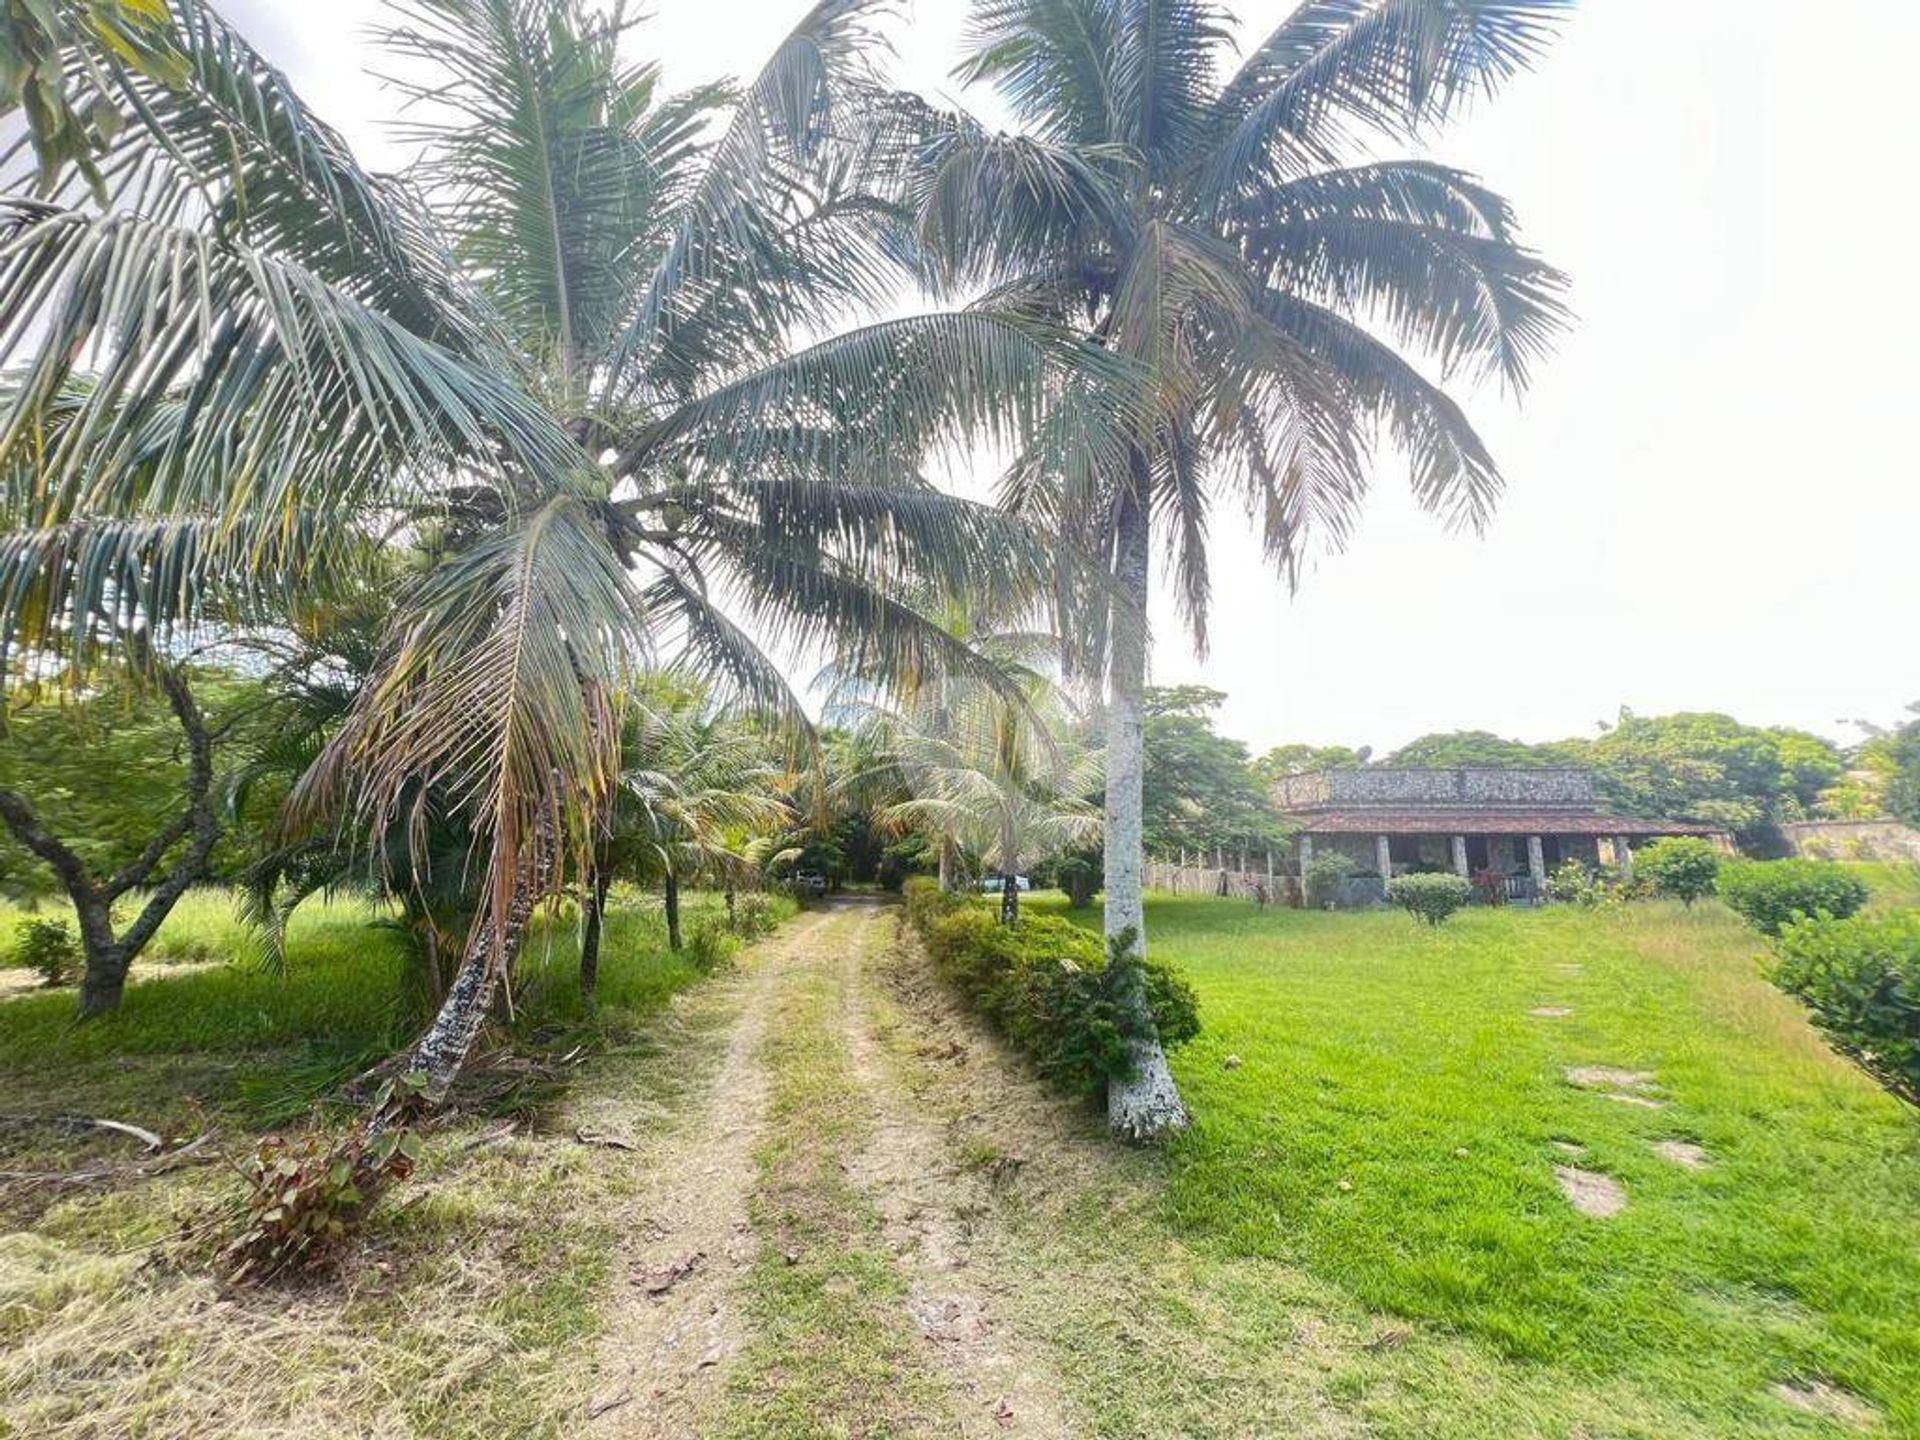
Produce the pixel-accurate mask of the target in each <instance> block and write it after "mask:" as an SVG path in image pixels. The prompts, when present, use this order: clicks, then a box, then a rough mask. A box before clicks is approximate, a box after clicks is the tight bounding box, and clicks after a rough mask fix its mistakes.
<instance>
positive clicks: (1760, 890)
mask: <svg viewBox="0 0 1920 1440" xmlns="http://www.w3.org/2000/svg"><path fill="white" fill-rule="evenodd" d="M1718 888H1719V891H1720V898H1721V899H1722V900H1724V901H1726V902H1727V904H1728V905H1730V906H1731V907H1732V908H1733V909H1734V910H1735V911H1736V912H1737V913H1738V914H1739V915H1740V917H1741V918H1742V919H1744V920H1745V921H1746V922H1747V923H1748V924H1749V925H1751V926H1753V928H1754V929H1756V930H1758V931H1759V932H1760V933H1761V934H1763V935H1778V934H1779V933H1780V930H1781V927H1782V926H1784V925H1785V924H1786V923H1787V922H1788V921H1789V920H1792V919H1794V918H1795V917H1796V916H1801V915H1831V916H1832V917H1834V918H1835V919H1836V920H1844V919H1846V918H1847V916H1849V915H1852V914H1854V913H1856V912H1857V911H1859V910H1861V909H1864V908H1865V906H1866V903H1867V887H1866V884H1865V883H1864V882H1863V881H1862V880H1861V879H1860V877H1859V876H1857V875H1855V874H1853V873H1852V872H1851V871H1849V870H1848V869H1847V868H1846V867H1845V866H1843V865H1835V864H1833V863H1832V862H1831V861H1827V860H1747V861H1743V862H1741V863H1740V864H1738V865H1726V866H1722V867H1721V870H1720V880H1719V887H1718Z"/></svg>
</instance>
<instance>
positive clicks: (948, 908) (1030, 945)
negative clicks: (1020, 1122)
mask: <svg viewBox="0 0 1920 1440" xmlns="http://www.w3.org/2000/svg"><path fill="white" fill-rule="evenodd" d="M906 904H907V917H908V919H909V920H910V921H911V922H912V924H913V926H914V928H915V929H916V930H918V931H919V933H920V937H921V939H922V940H923V941H924V942H925V944H926V947H927V953H928V954H929V955H930V956H931V957H932V959H933V963H934V968H935V969H936V970H937V971H938V972H939V974H940V976H941V978H942V979H944V980H945V981H946V982H947V983H948V984H950V985H952V986H953V987H954V989H955V990H957V991H958V992H959V993H960V995H961V997H962V998H963V999H964V1000H965V1001H966V1002H967V1003H968V1004H969V1005H970V1006H972V1007H973V1008H974V1009H975V1010H977V1011H978V1012H979V1013H980V1014H981V1015H982V1016H983V1017H984V1018H985V1019H986V1020H987V1021H988V1023H990V1024H991V1025H993V1026H994V1028H995V1029H997V1030H999V1031H1000V1033H1001V1034H1003V1035H1005V1036H1006V1037H1007V1039H1008V1040H1009V1041H1011V1042H1012V1043H1013V1045H1014V1046H1015V1047H1016V1048H1017V1049H1019V1050H1020V1051H1021V1052H1022V1053H1023V1054H1025V1055H1026V1056H1027V1057H1028V1058H1029V1059H1031V1060H1032V1061H1033V1063H1034V1066H1035V1068H1037V1069H1038V1070H1039V1071H1040V1073H1041V1074H1042V1075H1045V1076H1046V1077H1047V1078H1048V1079H1049V1080H1052V1081H1053V1082H1055V1083H1056V1084H1058V1085H1060V1086H1061V1087H1063V1088H1065V1089H1068V1090H1072V1091H1088V1092H1091V1091H1097V1090H1100V1089H1103V1088H1104V1087H1105V1086H1106V1083H1107V1081H1108V1080H1110V1079H1114V1078H1117V1077H1124V1076H1126V1075H1127V1074H1128V1073H1129V1072H1130V1070H1131V1068H1132V1063H1133V1061H1132V1056H1131V1053H1130V1050H1129V1045H1128V1042H1129V1040H1130V1039H1131V1038H1132V1037H1133V1036H1134V1035H1135V1034H1136V1033H1138V1030H1139V1027H1138V1022H1137V1021H1136V1020H1135V1018H1134V1016H1133V1014H1132V1012H1131V1008H1130V1007H1129V1006H1127V1005H1125V1004H1123V1003H1122V1000H1123V997H1124V996H1125V994H1126V993H1127V991H1128V989H1129V988H1130V987H1131V985H1132V984H1134V983H1136V982H1138V981H1142V980H1143V981H1144V983H1145V985H1146V993H1147V1009H1148V1011H1149V1013H1150V1014H1151V1015H1152V1018H1153V1024H1154V1027H1155V1029H1156V1030H1157V1031H1158V1032H1159V1036H1160V1041H1161V1043H1162V1044H1163V1045H1166V1046H1168V1047H1170V1048H1171V1047H1173V1046H1176V1045H1180V1044H1183V1043H1185V1042H1186V1041H1188V1040H1191V1039H1192V1038H1193V1037H1194V1036H1195V1035H1197V1034H1199V1033H1200V1012H1199V1003H1198V1000H1197V999H1196V997H1195V996H1194V993H1193V990H1192V988H1191V987H1190V986H1188V984H1187V983H1186V981H1184V980H1183V979H1181V978H1180V976H1179V975H1178V974H1176V973H1175V972H1174V971H1173V970H1171V969H1169V968H1168V967H1167V966H1166V965H1165V964H1163V963H1161V962H1160V961H1157V960H1148V961H1145V962H1144V964H1143V962H1142V961H1141V960H1140V959H1139V958H1138V957H1137V956H1135V955H1134V954H1133V953H1132V952H1131V950H1130V949H1125V948H1122V947H1121V946H1119V945H1117V944H1116V946H1115V947H1114V951H1113V953H1112V954H1111V955H1109V954H1103V953H1102V951H1101V946H1100V942H1099V941H1098V940H1097V939H1096V938H1095V937H1094V936H1092V935H1090V934H1088V933H1087V932H1086V931H1085V930H1082V929H1081V928H1080V927H1079V926H1077V925H1072V924H1069V923H1068V922H1066V921H1065V920H1059V919H1055V918H1053V917H1052V916H1046V915H1029V916H1026V917H1024V918H1023V919H1022V920H1021V921H1020V922H1019V923H1018V924H1017V925H1013V926H1007V925H1002V924H1001V923H1000V921H999V918H998V915H997V913H996V911H995V909H994V907H992V906H990V905H986V904H982V903H981V902H979V901H977V900H974V899H971V898H966V899H962V898H959V897H956V896H952V895H943V894H942V893H941V892H940V890H939V887H938V886H937V885H935V884H934V883H933V882H932V881H929V880H912V881H909V882H908V883H907V886H906ZM1130 967H1133V973H1131V974H1130V973H1129V968H1130ZM1142 972H1144V973H1142Z"/></svg>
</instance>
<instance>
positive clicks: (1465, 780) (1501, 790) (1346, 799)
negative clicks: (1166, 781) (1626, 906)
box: [1273, 769, 1593, 810]
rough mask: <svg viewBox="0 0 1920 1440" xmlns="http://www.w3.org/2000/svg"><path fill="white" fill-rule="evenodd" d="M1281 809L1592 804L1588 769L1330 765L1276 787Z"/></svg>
mask: <svg viewBox="0 0 1920 1440" xmlns="http://www.w3.org/2000/svg"><path fill="white" fill-rule="evenodd" d="M1273 793H1274V799H1275V801H1276V802H1277V803H1278V804H1279V806H1280V808H1281V809H1283V810H1286V809H1309V808H1312V807H1313V806H1317V805H1359V806H1365V805H1414V806H1419V805H1448V806H1454V805H1467V806H1473V805H1486V806H1510V805H1549V806H1566V807H1573V806H1591V805H1592V804H1593V777H1592V776H1591V775H1589V774H1588V773H1587V772H1586V771H1584V770H1418V769H1408V770H1398V769H1377V770H1328V771H1325V772H1323V773H1321V774H1318V775H1289V776H1287V777H1285V778H1284V779H1282V780H1281V781H1279V783H1278V784H1276V785H1275V786H1274V791H1273Z"/></svg>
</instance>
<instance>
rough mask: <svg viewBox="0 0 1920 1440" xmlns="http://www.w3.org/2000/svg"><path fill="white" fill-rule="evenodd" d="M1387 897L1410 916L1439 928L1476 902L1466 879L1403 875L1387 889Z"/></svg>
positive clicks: (1460, 876) (1463, 877)
mask: <svg viewBox="0 0 1920 1440" xmlns="http://www.w3.org/2000/svg"><path fill="white" fill-rule="evenodd" d="M1387 897H1388V898H1389V899H1390V900H1392V901H1393V903H1394V904H1396V905H1398V906H1399V907H1400V908H1401V909H1402V910H1405V911H1406V912H1407V913H1408V914H1409V915H1413V916H1416V917H1418V918H1419V919H1422V920H1424V921H1426V922H1427V924H1429V925H1438V924H1439V923H1440V922H1441V921H1442V920H1445V919H1446V918H1447V917H1448V916H1449V915H1451V914H1453V912H1454V911H1456V910H1458V909H1460V908H1461V907H1462V906H1464V905H1465V904H1466V903H1467V902H1468V901H1470V900H1472V899H1473V885H1472V884H1471V883H1470V882H1469V881H1468V880H1467V879H1466V877H1465V876H1462V875H1402V876H1401V877H1400V878H1399V879H1398V880H1395V881H1394V882H1393V883H1392V884H1390V885H1388V886H1387Z"/></svg>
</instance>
